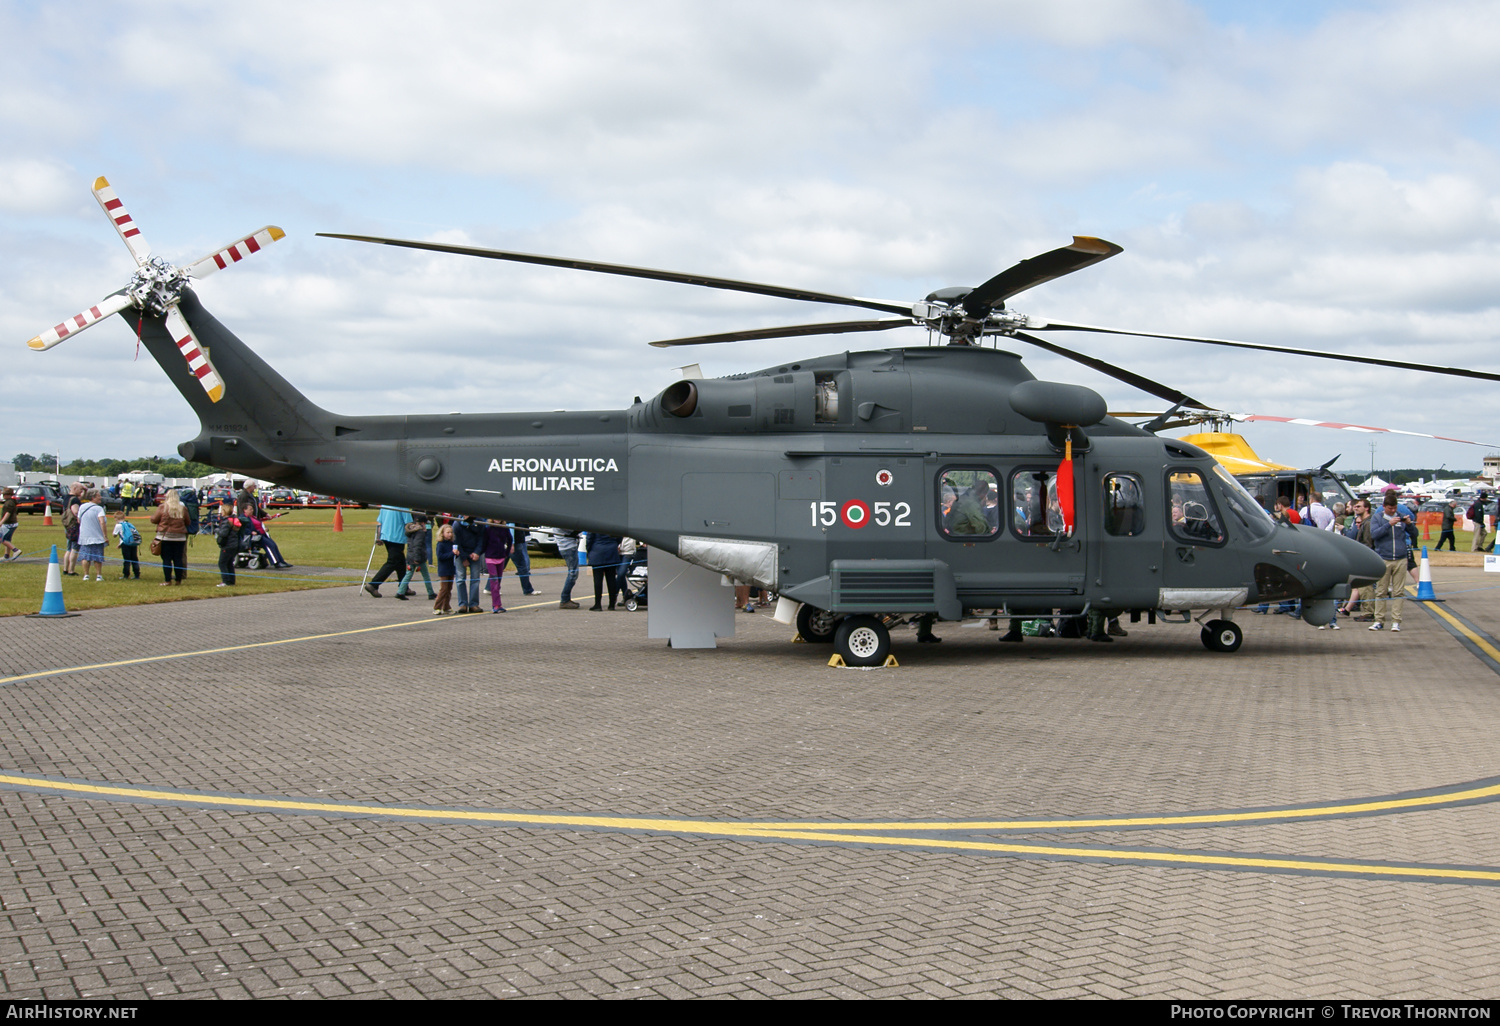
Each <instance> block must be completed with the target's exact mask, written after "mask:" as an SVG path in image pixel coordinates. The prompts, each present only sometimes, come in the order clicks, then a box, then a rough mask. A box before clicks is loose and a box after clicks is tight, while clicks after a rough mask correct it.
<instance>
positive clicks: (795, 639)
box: [792, 634, 807, 645]
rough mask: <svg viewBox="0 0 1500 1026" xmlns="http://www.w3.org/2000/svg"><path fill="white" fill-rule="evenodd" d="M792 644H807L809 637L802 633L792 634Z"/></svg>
mask: <svg viewBox="0 0 1500 1026" xmlns="http://www.w3.org/2000/svg"><path fill="white" fill-rule="evenodd" d="M792 644H793V645H805V644H807V639H806V638H804V637H803V636H802V635H801V634H793V635H792Z"/></svg>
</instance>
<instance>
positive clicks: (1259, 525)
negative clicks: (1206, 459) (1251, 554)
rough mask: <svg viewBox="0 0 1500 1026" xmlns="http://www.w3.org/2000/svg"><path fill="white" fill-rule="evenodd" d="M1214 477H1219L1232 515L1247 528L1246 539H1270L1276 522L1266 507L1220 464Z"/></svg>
mask: <svg viewBox="0 0 1500 1026" xmlns="http://www.w3.org/2000/svg"><path fill="white" fill-rule="evenodd" d="M1214 475H1215V476H1217V477H1218V479H1219V485H1220V487H1222V488H1223V490H1224V500H1225V502H1226V503H1227V504H1228V506H1229V512H1230V514H1231V515H1232V516H1233V517H1234V519H1235V520H1236V521H1237V522H1238V523H1239V524H1240V525H1242V526H1243V527H1244V528H1245V535H1246V537H1248V538H1249V539H1250V540H1251V541H1263V540H1265V539H1266V538H1269V537H1270V536H1271V533H1272V532H1273V531H1275V530H1276V521H1274V520H1272V519H1271V514H1269V513H1267V512H1266V509H1265V507H1264V506H1262V505H1261V504H1260V503H1258V502H1256V501H1255V499H1254V497H1253V496H1251V494H1250V493H1249V492H1248V491H1246V490H1245V486H1244V485H1242V484H1240V482H1239V481H1238V480H1237V479H1236V478H1235V476H1234V475H1233V474H1231V473H1230V472H1229V471H1227V470H1225V469H1224V468H1223V467H1221V466H1219V465H1218V464H1214Z"/></svg>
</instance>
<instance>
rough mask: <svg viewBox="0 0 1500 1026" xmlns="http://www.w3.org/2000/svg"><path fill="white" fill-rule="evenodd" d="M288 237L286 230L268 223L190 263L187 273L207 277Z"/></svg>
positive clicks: (193, 276)
mask: <svg viewBox="0 0 1500 1026" xmlns="http://www.w3.org/2000/svg"><path fill="white" fill-rule="evenodd" d="M284 238H286V232H284V231H282V230H281V229H280V228H278V227H276V226H275V225H274V224H268V225H266V226H265V227H264V228H262V229H261V230H260V231H258V232H252V233H251V234H249V235H246V236H245V237H244V238H242V239H235V240H234V241H233V242H231V243H230V244H229V245H227V246H225V247H224V248H223V249H220V250H217V251H215V252H213V253H210V254H209V255H208V256H206V257H203V258H202V259H201V260H197V261H194V262H193V263H191V264H189V265H188V268H187V273H188V276H189V277H192V278H207V277H208V276H209V275H210V274H213V273H214V272H215V271H222V270H223V269H224V268H226V267H228V266H229V265H230V264H237V263H239V262H240V261H241V260H243V259H245V258H246V257H247V256H249V255H250V254H251V253H259V252H260V251H261V250H262V249H264V248H265V247H266V246H269V245H270V244H271V243H273V242H275V241H276V240H278V239H284Z"/></svg>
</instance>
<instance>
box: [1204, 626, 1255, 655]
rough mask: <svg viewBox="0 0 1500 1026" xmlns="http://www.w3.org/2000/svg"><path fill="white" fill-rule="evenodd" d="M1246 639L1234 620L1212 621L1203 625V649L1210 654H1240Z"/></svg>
mask: <svg viewBox="0 0 1500 1026" xmlns="http://www.w3.org/2000/svg"><path fill="white" fill-rule="evenodd" d="M1244 638H1245V636H1244V635H1243V634H1242V633H1241V632H1240V628H1239V625H1238V624H1236V623H1235V622H1234V621H1233V620H1210V621H1208V623H1206V624H1204V625H1203V647H1204V648H1206V649H1208V650H1209V651H1210V652H1238V651H1239V648H1240V642H1241V641H1243V640H1244Z"/></svg>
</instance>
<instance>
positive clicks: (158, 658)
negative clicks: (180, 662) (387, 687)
mask: <svg viewBox="0 0 1500 1026" xmlns="http://www.w3.org/2000/svg"><path fill="white" fill-rule="evenodd" d="M545 605H548V603H546V602H536V603H533V604H531V605H528V606H511V607H507V608H511V609H536V608H538V607H540V606H545ZM471 615H472V614H471ZM486 615H488V614H486ZM466 619H469V617H460V616H435V617H432V618H431V619H427V620H404V621H402V622H401V623H385V624H381V625H380V626H378V627H357V628H355V629H354V630H348V631H334V632H333V633H332V634H308V635H305V636H303V637H300V638H278V639H277V640H275V641H252V642H249V643H247V644H244V645H226V646H224V647H222V648H202V649H198V650H196V651H193V652H170V653H168V654H166V655H154V656H141V657H140V658H137V659H117V660H115V661H114V662H110V663H90V664H89V665H87V666H66V667H62V668H60V669H56V670H38V671H37V672H35V673H19V674H16V675H15V676H13V677H0V685H4V684H15V683H18V682H20V681H23V680H36V679H37V678H39V677H58V676H63V675H65V674H69V673H86V672H87V671H89V670H109V669H113V668H115V667H117V666H139V665H141V664H143V663H160V662H165V661H167V660H169V659H190V658H192V657H194V656H207V655H221V654H223V653H225V652H243V651H245V650H247V649H252V648H271V647H274V646H276V645H295V644H297V643H299V642H303V641H323V640H326V639H328V638H343V637H348V636H349V635H351V634H368V633H370V632H372V631H390V630H395V629H396V628H398V627H420V626H423V625H426V624H434V623H449V622H453V621H459V620H466Z"/></svg>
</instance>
